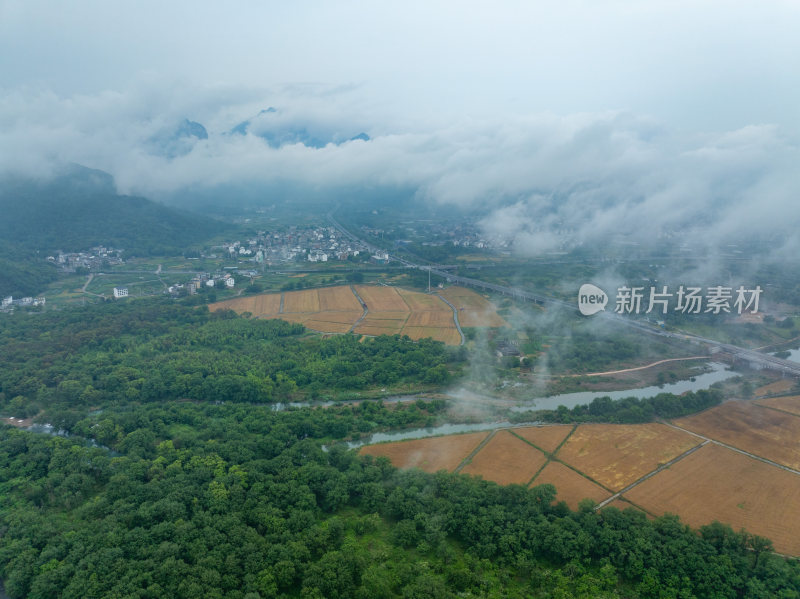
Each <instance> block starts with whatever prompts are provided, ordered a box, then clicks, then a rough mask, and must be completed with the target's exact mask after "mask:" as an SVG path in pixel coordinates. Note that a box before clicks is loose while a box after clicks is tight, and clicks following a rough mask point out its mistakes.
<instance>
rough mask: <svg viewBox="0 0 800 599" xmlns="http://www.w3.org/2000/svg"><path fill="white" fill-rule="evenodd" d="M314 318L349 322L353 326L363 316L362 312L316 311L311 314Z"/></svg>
mask: <svg viewBox="0 0 800 599" xmlns="http://www.w3.org/2000/svg"><path fill="white" fill-rule="evenodd" d="M310 316H311V318H312V319H313V320H317V321H319V322H332V323H342V324H343V323H347V324H348V325H349V326H353V323H354V322H355V321H357V320H358V319H359V318H360V317H361V312H354V311H352V310H351V311H349V312H316V313H314V314H311V315H310Z"/></svg>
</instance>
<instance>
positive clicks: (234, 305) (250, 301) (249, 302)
mask: <svg viewBox="0 0 800 599" xmlns="http://www.w3.org/2000/svg"><path fill="white" fill-rule="evenodd" d="M280 307H281V294H280V293H265V294H262V295H251V296H249V297H237V298H234V299H229V300H225V301H223V302H215V303H213V304H209V305H208V309H209V311H211V312H214V311H215V310H233V311H234V312H236V313H238V314H241V313H242V312H250V313H251V314H252V315H253V316H255V317H261V316H269V315H272V314H277V313H278V310H279V309H280Z"/></svg>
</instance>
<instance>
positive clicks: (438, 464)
mask: <svg viewBox="0 0 800 599" xmlns="http://www.w3.org/2000/svg"><path fill="white" fill-rule="evenodd" d="M488 434H489V433H488V432H485V431H484V432H479V433H466V434H463V435H448V436H446V437H430V438H427V439H414V440H412V441H397V442H396V443H379V444H378V445H367V446H365V447H362V448H361V451H360V452H359V453H362V454H368V455H374V456H384V457H387V458H389V461H391V462H392V464H393V465H394V466H397V467H398V468H419V469H421V470H425V471H426V472H437V471H439V470H449V471H453V470H455V469H456V467H457V466H458V465H459V464H460V463H461V462H462V461H463V460H464V458H465V457H467V456H468V455H469V454H470V452H471V451H473V450H474V449H475V448H476V447H477V446H478V445H479V444H480V442H481V441H483V440H484V439H485V438H486V436H487V435H488Z"/></svg>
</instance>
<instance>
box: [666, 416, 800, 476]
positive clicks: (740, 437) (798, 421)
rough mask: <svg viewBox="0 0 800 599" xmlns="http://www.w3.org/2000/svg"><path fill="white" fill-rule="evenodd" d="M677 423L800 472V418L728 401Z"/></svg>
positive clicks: (676, 422) (681, 419) (676, 421)
mask: <svg viewBox="0 0 800 599" xmlns="http://www.w3.org/2000/svg"><path fill="white" fill-rule="evenodd" d="M675 424H677V425H678V426H680V427H683V428H685V429H687V430H690V431H694V432H696V433H700V434H701V435H705V436H707V437H710V438H712V439H715V440H717V441H722V442H723V443H727V444H728V445H732V446H734V447H736V448H738V449H743V450H745V451H749V452H750V453H754V454H756V455H758V456H761V457H762V458H767V459H768V460H772V461H774V462H778V463H779V464H783V465H784V466H789V467H790V468H794V469H795V470H800V417H797V416H791V415H789V414H785V413H781V412H778V411H777V410H770V409H769V408H765V407H763V406H760V405H758V404H757V403H755V402H752V401H728V402H725V403H724V404H722V405H719V406H717V407H715V408H711V409H710V410H706V411H705V412H701V413H700V414H695V415H694V416H688V417H686V418H680V419H679V420H675Z"/></svg>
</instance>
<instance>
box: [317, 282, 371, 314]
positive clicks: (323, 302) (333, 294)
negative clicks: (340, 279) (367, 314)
mask: <svg viewBox="0 0 800 599" xmlns="http://www.w3.org/2000/svg"><path fill="white" fill-rule="evenodd" d="M317 291H318V296H319V309H320V310H322V311H337V312H339V311H341V312H346V311H354V312H358V315H359V316H360V315H361V313H362V312H363V311H364V310H363V308H362V307H361V304H360V303H358V300H357V299H356V296H355V295H354V294H353V290H352V289H350V287H347V286H340V287H324V288H322V289H318V290H317Z"/></svg>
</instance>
